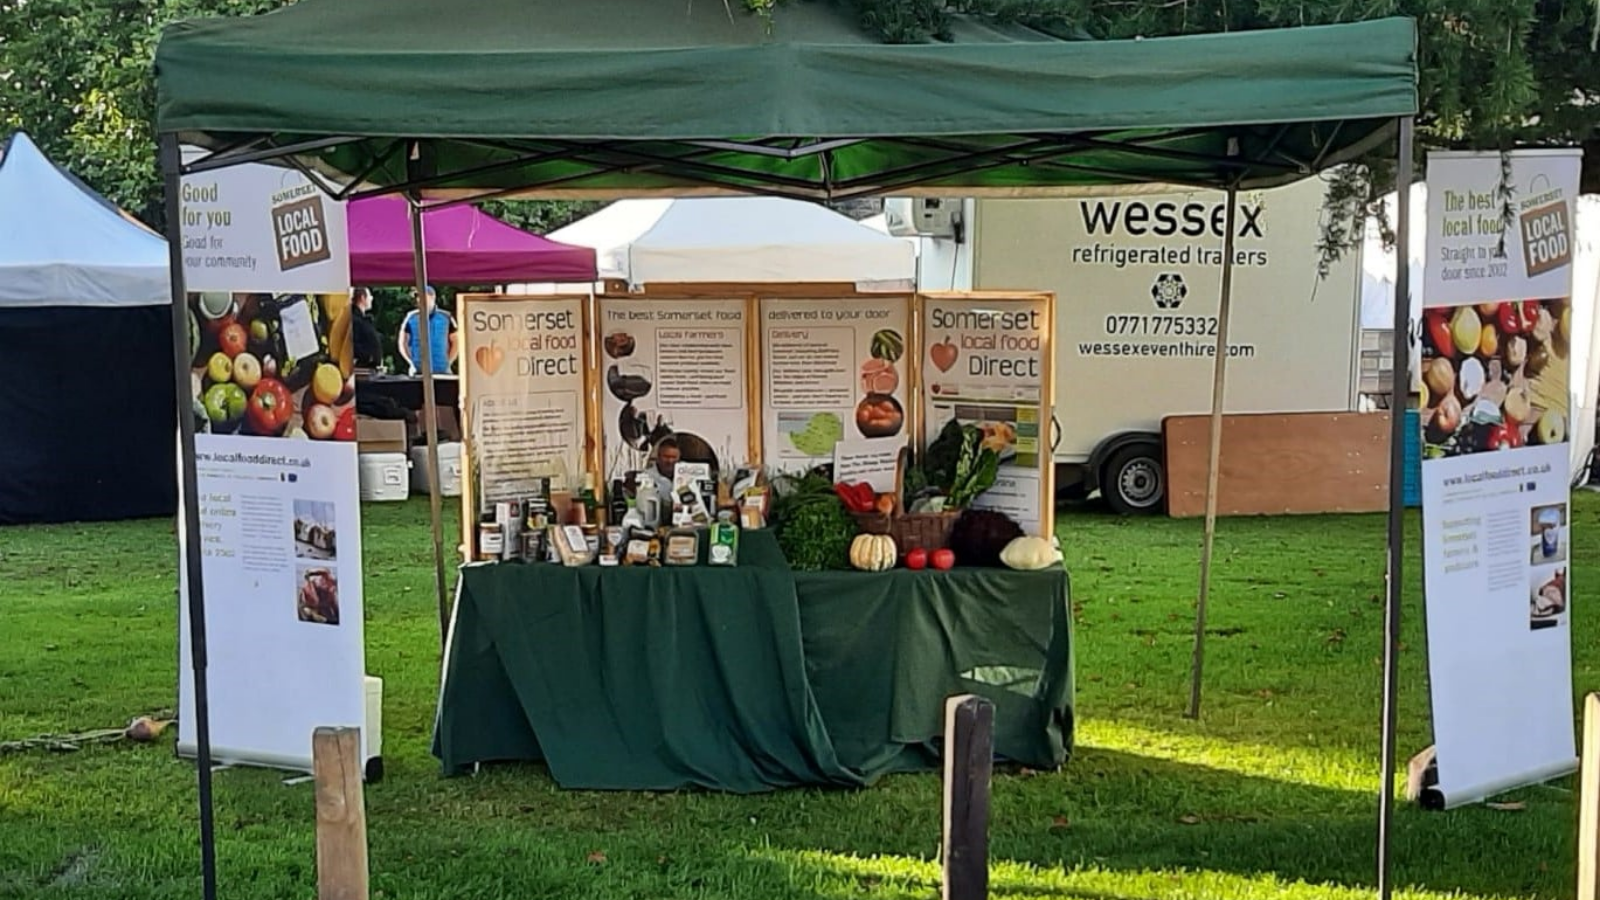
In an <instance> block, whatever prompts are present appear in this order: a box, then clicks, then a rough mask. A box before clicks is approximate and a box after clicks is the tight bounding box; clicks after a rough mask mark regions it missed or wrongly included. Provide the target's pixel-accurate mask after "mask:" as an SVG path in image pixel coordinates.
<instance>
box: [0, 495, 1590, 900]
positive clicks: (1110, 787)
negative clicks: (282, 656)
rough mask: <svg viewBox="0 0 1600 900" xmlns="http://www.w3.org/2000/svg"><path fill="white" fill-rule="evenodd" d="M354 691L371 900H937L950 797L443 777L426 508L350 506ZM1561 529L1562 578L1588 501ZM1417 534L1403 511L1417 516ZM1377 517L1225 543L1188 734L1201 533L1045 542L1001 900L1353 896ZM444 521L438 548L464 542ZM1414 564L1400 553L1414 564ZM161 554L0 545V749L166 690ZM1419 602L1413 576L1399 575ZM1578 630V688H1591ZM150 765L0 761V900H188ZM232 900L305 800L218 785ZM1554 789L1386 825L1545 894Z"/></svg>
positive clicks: (1581, 618) (1370, 805)
mask: <svg viewBox="0 0 1600 900" xmlns="http://www.w3.org/2000/svg"><path fill="white" fill-rule="evenodd" d="M364 515H365V517H366V525H365V534H364V544H365V546H366V548H367V616H368V621H367V660H368V664H367V665H368V670H369V671H371V672H372V673H373V674H376V675H380V676H382V677H383V678H384V679H385V683H386V692H387V696H386V698H385V700H386V703H385V710H384V725H385V730H386V732H387V733H386V734H385V735H384V751H385V761H386V764H387V769H388V773H387V777H386V778H385V780H384V781H382V782H381V783H379V784H376V785H372V786H369V788H368V790H367V804H368V829H369V839H370V842H371V864H372V873H373V874H372V885H373V893H374V896H377V897H385V898H418V900H423V898H426V900H445V898H455V897H461V898H467V897H472V898H490V897H493V898H499V897H505V898H536V897H537V898H544V897H560V898H575V900H576V898H601V900H613V898H666V897H727V898H740V900H778V898H804V900H821V898H844V897H862V898H905V897H917V898H928V897H934V896H937V891H938V868H937V865H936V863H935V862H934V854H935V852H936V849H937V845H938V840H939V821H940V804H939V780H938V778H937V776H934V775H917V776H897V777H892V778H889V779H887V780H885V781H884V782H882V783H880V784H879V785H878V786H876V787H874V788H871V789H868V790H861V791H853V792H846V791H789V792H785V793H780V794H774V795H767V796H758V797H732V796H720V795H709V794H703V793H683V794H665V795H663V794H613V793H590V792H565V791H560V790H557V789H556V788H555V787H554V786H553V785H552V784H551V782H550V781H549V779H548V778H547V777H546V775H545V774H544V772H543V771H542V770H541V769H540V768H538V767H532V766H517V767H497V768H493V769H487V770H485V771H484V773H483V774H481V775H479V776H477V777H475V778H458V779H443V778H441V777H440V775H439V772H438V768H437V766H436V764H435V761H434V760H433V758H432V757H431V756H430V755H429V753H428V739H429V736H430V730H429V729H430V725H431V718H432V710H433V702H434V697H435V691H436V689H437V682H438V634H437V627H438V626H437V624H436V616H435V612H434V606H433V593H432V589H431V585H432V575H431V572H430V569H429V564H430V559H431V549H430V546H429V542H428V532H427V528H426V521H427V505H426V503H425V502H417V501H412V502H410V503H407V504H398V505H387V506H368V507H367V508H366V509H365V511H364ZM1573 518H1574V519H1575V520H1577V521H1576V524H1577V526H1578V527H1577V528H1575V529H1574V534H1575V540H1576V541H1577V543H1576V545H1575V548H1574V553H1573V567H1574V569H1575V570H1576V571H1575V573H1574V575H1575V580H1576V581H1577V582H1578V583H1580V584H1587V583H1589V577H1590V572H1591V571H1592V570H1590V569H1589V568H1588V567H1589V565H1590V563H1591V562H1592V561H1593V560H1594V559H1595V558H1596V550H1597V549H1600V526H1597V520H1600V497H1597V496H1596V495H1593V494H1587V493H1586V494H1582V495H1581V496H1579V497H1578V498H1577V499H1576V501H1575V509H1574V514H1573ZM1411 526H1412V532H1411V538H1410V540H1411V541H1413V542H1414V541H1415V540H1416V531H1417V529H1416V518H1415V516H1413V517H1412V518H1411ZM1383 528H1384V521H1383V519H1382V518H1381V517H1376V516H1359V517H1324V518H1303V519H1251V520H1225V521H1224V522H1223V523H1222V524H1221V526H1220V528H1219V539H1218V565H1217V567H1216V577H1215V583H1214V589H1213V592H1212V598H1213V599H1212V622H1211V627H1212V631H1211V637H1210V639H1209V640H1208V650H1209V657H1208V665H1207V670H1206V671H1207V685H1206V695H1205V698H1206V699H1205V703H1206V713H1205V715H1204V717H1203V720H1202V721H1201V722H1199V723H1194V722H1191V721H1189V720H1187V719H1185V718H1184V717H1183V708H1184V704H1185V701H1186V697H1187V693H1186V676H1187V671H1188V662H1189V652H1190V632H1191V629H1192V625H1191V621H1192V620H1191V615H1192V612H1191V609H1192V597H1193V595H1194V591H1195V585H1196V579H1197V560H1198V557H1199V535H1200V527H1199V524H1198V523H1196V522H1172V521H1168V520H1122V519H1117V518H1113V517H1110V516H1105V515H1099V514H1095V513H1092V512H1084V513H1073V514H1071V515H1068V516H1066V517H1064V518H1063V520H1062V529H1061V530H1062V533H1063V535H1064V540H1065V542H1066V545H1067V548H1068V549H1067V558H1068V564H1069V567H1070V569H1071V571H1072V575H1073V587H1074V591H1073V593H1074V596H1075V607H1076V610H1077V638H1078V648H1079V655H1078V670H1077V671H1078V711H1079V715H1080V717H1081V718H1080V721H1081V727H1080V730H1079V732H1078V751H1077V754H1076V755H1075V756H1074V757H1073V759H1072V760H1071V761H1070V763H1069V764H1068V765H1067V766H1066V767H1065V769H1064V770H1063V771H1061V772H1059V773H1047V774H1028V773H1016V774H1005V775H1001V776H998V777H997V778H996V781H995V784H994V809H993V821H992V825H991V855H992V858H993V860H994V864H995V870H994V877H993V894H994V895H995V896H996V897H1006V898H1032V897H1042V896H1055V895H1060V896H1070V897H1081V898H1090V900H1124V898H1126V900H1134V898H1156V897H1162V898H1165V897H1214V898H1228V900H1237V898H1255V897H1263V898H1264V897H1269V896H1270V897H1278V896H1287V897H1291V898H1308V897H1345V896H1349V897H1355V896H1363V895H1370V894H1371V893H1372V891H1373V885H1374V875H1373V872H1374V853H1375V843H1376V836H1375V835H1376V831H1375V826H1374V820H1375V811H1376V805H1377V790H1378V776H1377V773H1378V725H1379V677H1380V665H1379V655H1380V639H1381V634H1382V621H1381V619H1382V615H1381V612H1382V606H1381V602H1380V593H1381V591H1382V586H1383V546H1384V534H1383ZM452 529H453V525H448V524H447V529H446V533H447V534H449V533H453V531H452ZM1415 549H1416V548H1415V545H1414V543H1413V546H1412V551H1413V552H1412V553H1411V554H1410V556H1411V559H1412V560H1415V559H1416V553H1415ZM175 554H176V549H175V542H174V540H173V537H172V533H171V526H170V525H169V524H168V523H165V522H144V523H132V524H126V523H125V524H115V525H103V526H101V525H96V526H68V527H39V528H27V529H6V530H0V573H3V578H4V581H3V584H4V587H3V588H0V596H3V598H4V606H3V616H4V619H3V621H4V627H3V628H0V741H4V740H10V739H16V738H21V737H27V736H32V735H35V734H41V733H63V732H73V731H82V730H88V729H94V728H103V727H116V726H120V725H122V724H125V723H126V722H127V720H128V719H129V718H131V717H132V716H134V715H138V714H141V713H145V712H149V711H153V710H160V709H164V708H170V707H171V706H172V705H173V704H174V703H175V702H176V700H175V696H176V666H177V631H176V601H175ZM1408 576H1409V581H1410V583H1411V584H1413V585H1415V584H1416V583H1417V568H1416V565H1415V562H1413V563H1411V568H1410V570H1409V572H1408ZM1418 594H1419V592H1418V591H1417V590H1415V589H1413V590H1411V591H1410V592H1409V599H1408V604H1407V616H1408V618H1407V621H1406V628H1405V637H1404V640H1405V651H1404V653H1403V661H1404V698H1403V705H1402V710H1401V713H1402V736H1401V741H1400V745H1401V750H1402V753H1403V754H1407V755H1408V754H1409V753H1411V752H1413V751H1415V750H1418V749H1421V747H1422V746H1424V745H1425V744H1426V743H1427V742H1428V735H1429V728H1428V723H1427V720H1426V715H1427V702H1426V701H1427V696H1426V683H1425V660H1424V656H1423V652H1422V650H1423V641H1422V630H1421V624H1422V623H1421V619H1420V600H1419V596H1418ZM1587 610H1588V606H1587V604H1583V603H1579V604H1578V605H1577V607H1576V615H1575V619H1574V627H1575V628H1576V634H1575V637H1574V648H1575V654H1576V681H1577V685H1578V687H1579V689H1580V690H1581V689H1583V688H1585V687H1588V688H1594V687H1596V686H1600V680H1597V678H1596V666H1597V664H1600V650H1597V649H1596V644H1595V643H1594V638H1595V628H1596V625H1595V622H1596V620H1595V619H1591V618H1589V617H1588V613H1587ZM170 735H171V733H170V732H169V736H168V737H167V739H165V740H163V741H162V742H161V743H160V744H158V745H154V746H118V747H94V748H90V749H86V750H83V751H81V752H78V753H73V754H51V753H47V752H45V751H27V752H20V753H10V754H5V755H0V897H9V896H28V897H35V896H36V897H62V898H68V897H96V898H100V897H105V898H110V897H116V898H130V900H133V898H156V897H160V898H169V897H170V898H178V897H184V898H188V897H195V896H198V895H199V853H198V847H197V825H196V813H195V788H194V775H193V769H192V767H191V766H190V765H188V764H185V763H183V762H180V761H178V760H176V759H175V758H174V756H173V752H172V741H171V736H170ZM216 786H217V800H218V819H217V823H218V837H219V850H218V853H219V860H220V862H219V869H220V882H221V893H222V895H223V896H225V897H229V898H274V900H277V898H286V897H310V896H313V895H314V884H315V875H314V853H315V849H314V848H315V843H314V837H313V836H314V830H313V827H314V826H313V820H312V810H313V800H312V789H311V787H310V785H305V784H302V785H298V786H293V787H286V786H284V785H283V783H282V775H281V774H274V773H270V772H262V771H247V770H230V771H224V772H221V773H219V774H218V776H217V779H216ZM1574 789H1575V782H1574V781H1573V780H1570V779H1569V780H1567V781H1563V782H1560V783H1558V784H1555V785H1550V786H1543V787H1538V788H1533V789H1529V790H1526V791H1521V792H1519V793H1518V794H1516V795H1514V799H1518V800H1521V801H1524V802H1525V804H1526V806H1525V808H1523V809H1520V810H1516V811H1497V810H1492V809H1488V808H1485V807H1481V806H1480V807H1477V808H1471V809H1465V810H1460V811H1456V812H1451V813H1426V812H1422V811H1419V810H1416V809H1412V808H1407V807H1402V808H1401V809H1400V811H1399V815H1398V819H1397V828H1398V837H1397V842H1398V843H1397V846H1398V872H1397V876H1398V883H1399V884H1400V885H1401V886H1402V887H1403V890H1404V893H1405V894H1406V895H1408V896H1411V897H1445V896H1450V897H1473V898H1478V897H1482V898H1488V897H1564V896H1571V894H1572V886H1573V884H1574V880H1575V879H1574V875H1573V837H1574V831H1575V809H1574V797H1573V794H1572V791H1573V790H1574Z"/></svg>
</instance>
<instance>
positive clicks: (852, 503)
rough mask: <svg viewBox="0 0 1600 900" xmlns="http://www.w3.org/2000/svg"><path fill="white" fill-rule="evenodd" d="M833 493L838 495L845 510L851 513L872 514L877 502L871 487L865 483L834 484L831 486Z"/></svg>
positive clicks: (875, 494)
mask: <svg viewBox="0 0 1600 900" xmlns="http://www.w3.org/2000/svg"><path fill="white" fill-rule="evenodd" d="M833 492H834V493H835V494H838V495H839V499H840V500H841V501H843V502H844V506H845V509H848V510H850V511H851V512H859V513H867V512H872V511H873V510H874V508H875V504H876V503H877V500H878V494H877V492H876V491H874V490H873V489H872V485H870V484H867V483H865V482H860V483H857V484H836V485H834V486H833Z"/></svg>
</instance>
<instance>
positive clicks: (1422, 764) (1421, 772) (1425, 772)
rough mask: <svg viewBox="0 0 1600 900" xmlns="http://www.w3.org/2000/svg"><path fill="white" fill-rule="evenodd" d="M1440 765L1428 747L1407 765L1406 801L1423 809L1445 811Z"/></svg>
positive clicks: (1430, 747) (1431, 748)
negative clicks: (1440, 786)
mask: <svg viewBox="0 0 1600 900" xmlns="http://www.w3.org/2000/svg"><path fill="white" fill-rule="evenodd" d="M1438 785H1439V763H1438V758H1437V756H1436V754H1435V752H1434V748H1433V747H1432V746H1429V747H1426V748H1424V749H1423V750H1422V752H1420V753H1418V754H1417V755H1416V756H1413V757H1411V761H1410V762H1408V763H1406V800H1407V801H1409V802H1411V803H1415V804H1417V805H1418V806H1420V807H1422V808H1423V809H1431V810H1442V809H1444V795H1443V794H1441V793H1439V790H1438Z"/></svg>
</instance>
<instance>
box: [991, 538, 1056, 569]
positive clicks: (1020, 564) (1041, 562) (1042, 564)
mask: <svg viewBox="0 0 1600 900" xmlns="http://www.w3.org/2000/svg"><path fill="white" fill-rule="evenodd" d="M1000 561H1001V562H1003V563H1005V564H1006V568H1008V569H1022V570H1026V571H1035V570H1038V569H1048V568H1050V567H1051V566H1054V565H1059V564H1060V563H1061V551H1060V550H1059V549H1057V548H1056V545H1055V544H1054V543H1052V542H1050V541H1047V540H1045V539H1044V538H1042V537H1035V536H1033V535H1026V536H1023V537H1019V538H1014V539H1013V540H1012V541H1011V543H1009V544H1007V545H1006V548H1005V549H1004V550H1002V551H1000Z"/></svg>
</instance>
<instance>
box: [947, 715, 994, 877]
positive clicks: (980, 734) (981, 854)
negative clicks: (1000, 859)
mask: <svg viewBox="0 0 1600 900" xmlns="http://www.w3.org/2000/svg"><path fill="white" fill-rule="evenodd" d="M993 765H994V704H993V703H990V702H989V701H988V700H985V699H984V698H982V697H978V696H975V695H972V694H962V695H960V696H957V697H951V698H949V699H947V700H946V701H945V703H944V848H943V854H942V856H943V860H944V900H985V898H987V897H988V896H989V775H990V772H991V771H992V769H993Z"/></svg>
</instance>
